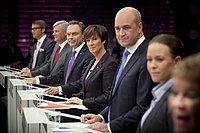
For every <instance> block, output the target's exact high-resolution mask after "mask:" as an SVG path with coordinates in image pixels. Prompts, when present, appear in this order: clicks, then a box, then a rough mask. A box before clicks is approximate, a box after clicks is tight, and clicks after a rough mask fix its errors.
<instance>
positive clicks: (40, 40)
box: [38, 34, 47, 45]
mask: <svg viewBox="0 0 200 133" xmlns="http://www.w3.org/2000/svg"><path fill="white" fill-rule="evenodd" d="M46 36H47V35H46V34H45V35H44V36H42V37H41V38H40V39H38V42H40V45H41V44H42V43H43V42H44V39H45V38H46Z"/></svg>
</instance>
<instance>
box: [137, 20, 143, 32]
mask: <svg viewBox="0 0 200 133" xmlns="http://www.w3.org/2000/svg"><path fill="white" fill-rule="evenodd" d="M138 32H139V33H141V32H142V22H140V23H139V24H138Z"/></svg>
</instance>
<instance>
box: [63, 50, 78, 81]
mask: <svg viewBox="0 0 200 133" xmlns="http://www.w3.org/2000/svg"><path fill="white" fill-rule="evenodd" d="M75 54H76V51H74V50H73V51H72V54H71V59H70V61H69V64H68V67H67V72H66V76H65V84H67V81H68V78H69V74H70V72H71V69H72V66H73V64H74V61H75Z"/></svg>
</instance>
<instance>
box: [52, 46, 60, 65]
mask: <svg viewBox="0 0 200 133" xmlns="http://www.w3.org/2000/svg"><path fill="white" fill-rule="evenodd" d="M59 52H60V46H59V47H58V49H57V51H56V53H55V56H54V59H53V63H54V62H55V61H56V59H57V58H58V55H59Z"/></svg>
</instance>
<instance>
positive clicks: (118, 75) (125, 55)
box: [108, 49, 130, 122]
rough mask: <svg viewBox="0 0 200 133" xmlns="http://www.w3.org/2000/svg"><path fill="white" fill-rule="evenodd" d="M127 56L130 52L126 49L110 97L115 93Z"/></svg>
mask: <svg viewBox="0 0 200 133" xmlns="http://www.w3.org/2000/svg"><path fill="white" fill-rule="evenodd" d="M129 54H130V52H129V51H128V50H127V49H126V50H125V51H124V53H123V57H122V61H121V65H120V68H119V70H118V73H117V76H116V79H115V85H114V88H113V91H112V95H113V94H114V92H115V89H116V85H117V82H118V80H119V78H120V76H121V74H122V71H123V69H124V64H125V63H126V60H127V57H128V55H129ZM108 122H110V107H109V110H108Z"/></svg>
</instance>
